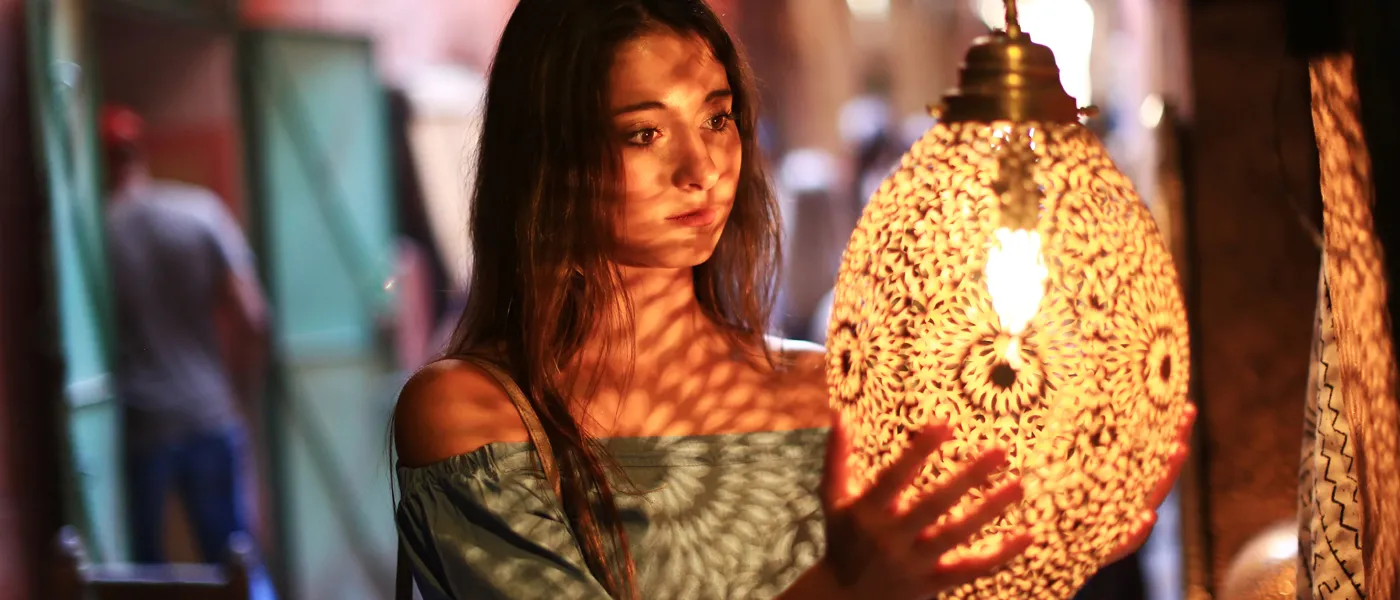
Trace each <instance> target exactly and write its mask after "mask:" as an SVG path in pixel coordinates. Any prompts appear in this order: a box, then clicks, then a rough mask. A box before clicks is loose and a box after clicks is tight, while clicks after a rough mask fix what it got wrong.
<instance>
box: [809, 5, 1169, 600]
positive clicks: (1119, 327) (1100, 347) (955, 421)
mask: <svg viewBox="0 0 1400 600" xmlns="http://www.w3.org/2000/svg"><path fill="white" fill-rule="evenodd" d="M1008 22H1012V23H1014V20H1011V19H1009V20H1008ZM1008 29H1011V28H1010V27H1009V28H1008ZM1047 61H1048V65H1047V64H1046V63H1047ZM962 77H963V79H962V85H961V90H960V91H959V92H957V93H955V94H954V95H953V96H950V97H949V98H948V99H947V101H946V103H945V109H944V112H943V118H942V119H941V120H940V121H939V122H938V123H937V124H936V125H935V126H934V127H933V128H932V129H930V130H929V131H928V132H927V133H926V134H925V135H924V136H923V138H922V139H920V140H919V141H917V142H915V143H914V145H913V147H911V148H910V149H909V151H908V152H907V153H906V154H905V155H904V157H903V160H902V163H901V166H900V168H899V169H898V170H897V171H896V172H895V173H894V174H893V175H891V176H890V177H889V178H888V179H887V180H885V182H884V183H883V185H882V186H881V187H880V189H879V190H878V191H877V192H876V193H875V194H874V195H873V197H872V198H871V199H870V202H869V204H868V205H867V207H866V209H865V212H864V215H863V216H862V218H861V220H860V223H859V225H858V226H857V228H856V230H855V232H854V234H853V235H852V236H851V239H850V242H849V244H848V246H847V248H846V252H845V255H844V258H843V263H842V266H841V270H840V275H839V278H838V282H837V286H836V292H835V306H834V308H833V312H832V318H831V321H830V325H829V335H828V345H827V356H828V381H829V383H830V385H831V388H832V402H833V404H834V405H835V407H836V408H837V409H838V410H839V411H840V412H841V414H842V417H843V418H844V419H845V422H846V423H847V424H848V427H849V428H850V430H851V431H852V434H853V443H854V448H853V450H854V456H853V459H852V460H853V464H852V465H850V466H851V468H852V472H854V473H856V474H857V476H858V478H860V479H861V480H862V481H863V482H864V483H866V484H868V483H869V482H870V481H872V480H873V479H874V477H875V476H876V475H877V474H878V473H879V472H880V471H882V470H883V469H884V468H886V467H887V466H888V465H889V464H890V463H891V462H892V461H893V460H894V459H895V458H896V457H897V456H898V455H899V454H900V452H902V450H903V449H904V448H905V447H906V446H907V441H908V439H909V436H910V434H911V433H912V432H914V431H916V430H917V429H919V428H920V427H922V426H923V425H925V424H927V423H928V422H930V421H931V420H945V421H948V422H949V423H950V424H951V425H952V426H953V428H954V436H955V440H954V441H953V442H951V443H949V444H947V445H946V446H945V447H944V448H942V449H941V450H940V453H939V454H938V455H937V456H936V457H935V458H934V459H933V460H931V461H930V463H929V464H928V465H927V466H926V467H925V469H924V472H923V473H922V475H921V476H920V477H919V478H918V480H917V482H916V485H915V488H916V489H915V490H913V491H911V493H910V494H909V496H908V498H906V499H912V498H915V497H917V496H918V494H919V492H918V490H921V489H926V488H927V487H929V486H931V485H933V484H934V483H935V482H938V481H943V480H946V479H947V478H949V477H950V476H951V471H950V469H951V468H952V467H953V465H956V464H959V463H961V461H964V460H966V459H967V458H969V457H970V456H973V455H975V454H976V453H977V452H978V451H980V449H982V448H985V447H987V446H988V445H991V444H997V445H1000V446H1002V447H1005V448H1007V449H1008V451H1009V454H1010V464H1011V468H1010V471H1009V472H1010V473H1013V474H1016V475H1019V476H1020V477H1021V478H1022V479H1023V483H1024V485H1025V488H1026V492H1027V494H1026V498H1025V500H1024V501H1022V502H1021V503H1020V504H1019V505H1018V506H1015V507H1013V508H1012V509H1011V510H1010V511H1009V513H1008V515H1007V516H1006V517H1005V518H1004V519H1002V520H1000V521H999V522H997V523H995V524H993V525H991V526H989V527H987V528H986V529H984V530H983V531H982V532H981V533H980V534H979V535H978V536H977V538H976V540H975V541H974V543H973V546H972V547H971V548H961V549H959V550H958V552H979V551H981V550H983V549H984V548H985V547H986V546H987V545H988V544H990V543H992V542H994V541H995V540H997V539H998V538H999V537H1000V536H1001V535H1003V534H1004V533H1005V532H1008V531H1010V530H1012V529H1013V528H1015V527H1017V526H1018V525H1021V524H1029V526H1030V527H1031V531H1032V533H1033V535H1034V537H1035V543H1034V545H1033V546H1032V547H1031V548H1030V549H1029V550H1028V551H1027V552H1026V553H1025V554H1024V555H1023V556H1021V557H1020V558H1018V559H1016V560H1015V561H1014V562H1013V563H1012V564H1011V565H1010V566H1009V568H1007V569H1005V570H1002V571H1001V572H999V573H996V574H995V575H993V576H989V577H986V578H984V579H982V580H979V581H976V582H974V583H972V584H968V585H966V586H963V587H962V588H960V589H958V590H955V591H953V592H950V593H947V594H945V595H944V596H943V597H944V598H958V599H960V598H1044V599H1068V598H1071V597H1072V596H1073V595H1074V593H1075V592H1076V591H1077V590H1078V589H1079V588H1080V587H1081V586H1082V585H1083V583H1084V582H1085V581H1086V579H1087V578H1088V577H1089V576H1090V575H1091V574H1092V573H1093V572H1094V571H1095V570H1096V569H1098V568H1099V567H1101V566H1102V563H1103V561H1105V560H1106V559H1107V557H1108V555H1109V554H1110V553H1111V552H1113V551H1114V550H1115V549H1116V548H1117V547H1118V545H1119V543H1121V541H1122V539H1123V538H1124V537H1125V536H1126V535H1127V533H1128V530H1129V528H1131V527H1132V526H1133V525H1134V524H1135V522H1136V521H1135V519H1136V517H1137V516H1138V515H1140V514H1141V513H1142V512H1143V511H1144V510H1145V509H1148V508H1155V507H1149V506H1146V503H1147V496H1148V495H1149V493H1150V492H1151V490H1152V489H1153V488H1154V487H1155V486H1156V485H1157V484H1158V482H1159V481H1160V480H1161V478H1162V476H1163V475H1164V474H1165V472H1166V469H1167V464H1168V460H1169V457H1170V456H1171V454H1172V453H1173V451H1174V447H1175V444H1176V443H1177V439H1176V438H1177V432H1178V423H1179V420H1180V418H1181V416H1182V412H1183V410H1184V408H1185V403H1186V394H1187V385H1188V375H1189V372H1190V365H1189V356H1188V333H1187V323H1186V314H1185V310H1184V307H1183V304H1182V299H1181V294H1180V289H1179V285H1178V281H1177V274H1176V269H1175V267H1174V265H1173V264H1172V259H1171V254H1170V252H1169V251H1168V248H1167V246H1166V244H1165V242H1164V241H1163V239H1162V237H1161V236H1160V235H1159V233H1158V231H1157V227H1156V224H1155V223H1154V221H1153V219H1152V216H1151V214H1150V213H1149V212H1148V209H1147V207H1146V206H1144V205H1143V203H1142V202H1141V201H1140V200H1139V198H1138V196H1137V194H1136V193H1135V192H1134V190H1133V186H1132V184H1131V183H1130V182H1129V181H1128V179H1127V178H1126V177H1125V176H1124V175H1123V174H1122V173H1121V172H1120V171H1119V170H1118V169H1117V168H1116V167H1115V166H1114V164H1113V161H1112V160H1110V159H1109V157H1108V154H1107V153H1106V151H1105V150H1104V147H1103V145H1102V144H1101V143H1100V142H1099V140H1098V139H1097V138H1096V137H1095V136H1094V135H1093V134H1092V133H1091V132H1090V131H1088V130H1087V129H1086V128H1085V127H1083V126H1082V125H1081V124H1080V123H1079V121H1078V118H1077V114H1076V113H1077V111H1076V110H1075V106H1074V102H1073V100H1072V99H1070V98H1069V97H1068V96H1067V95H1065V94H1064V91H1063V89H1062V88H1060V86H1059V83H1058V78H1057V75H1056V71H1055V69H1054V59H1053V56H1052V55H1051V54H1050V51H1049V49H1048V48H1045V47H1044V46H1039V45H1035V44H1033V43H1031V42H1030V40H1029V38H1028V37H1027V36H1024V35H1022V34H1019V32H1013V34H1012V35H1009V36H1008V35H1007V34H1002V33H999V34H997V35H993V36H990V37H988V38H984V39H983V40H981V41H980V42H979V43H978V45H977V46H974V48H973V49H972V50H971V51H970V52H969V54H968V62H967V64H966V65H965V66H964V70H963V76H962ZM1004 476H1005V474H1001V475H999V477H1004ZM976 495H977V493H976V492H974V496H976ZM966 508H968V507H967V506H963V507H960V509H959V510H962V509H966ZM955 512H957V511H955Z"/></svg>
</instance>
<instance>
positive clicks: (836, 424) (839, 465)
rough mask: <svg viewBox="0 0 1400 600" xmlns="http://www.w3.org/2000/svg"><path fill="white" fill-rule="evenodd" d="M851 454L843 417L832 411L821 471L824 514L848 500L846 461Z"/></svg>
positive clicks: (848, 474)
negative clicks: (823, 465) (829, 431)
mask: <svg viewBox="0 0 1400 600" xmlns="http://www.w3.org/2000/svg"><path fill="white" fill-rule="evenodd" d="M850 456H851V433H850V430H848V429H846V424H845V419H843V418H841V414H840V413H834V414H833V415H832V421H831V433H830V435H828V437H827V441H826V467H825V469H824V470H823V471H822V484H821V494H822V504H823V508H825V509H826V514H828V515H829V514H832V513H833V512H835V511H836V510H837V509H839V508H841V507H844V506H845V505H846V503H847V502H848V501H849V495H850V494H849V491H850V486H851V480H850V472H849V468H848V467H847V462H848V461H849V460H850Z"/></svg>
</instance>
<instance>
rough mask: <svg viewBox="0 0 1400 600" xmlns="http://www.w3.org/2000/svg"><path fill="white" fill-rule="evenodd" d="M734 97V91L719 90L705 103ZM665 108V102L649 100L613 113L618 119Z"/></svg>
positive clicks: (711, 94)
mask: <svg viewBox="0 0 1400 600" xmlns="http://www.w3.org/2000/svg"><path fill="white" fill-rule="evenodd" d="M732 96H734V92H733V91H732V90H730V89H729V88H722V89H718V90H715V91H713V92H710V93H709V95H707V96H705V103H706V104H709V103H711V102H714V101H715V100H719V99H720V98H729V97H732ZM665 108H666V103H665V102H662V101H660V100H647V101H645V102H638V103H636V104H628V105H627V106H624V107H622V108H619V109H617V110H615V111H613V116H615V117H616V116H621V115H625V114H627V113H634V112H641V111H644V110H657V109H665Z"/></svg>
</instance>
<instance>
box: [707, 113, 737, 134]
mask: <svg viewBox="0 0 1400 600" xmlns="http://www.w3.org/2000/svg"><path fill="white" fill-rule="evenodd" d="M732 120H734V114H733V113H720V114H718V115H715V116H713V117H710V129H713V130H715V131H722V130H723V129H724V128H725V127H728V126H729V122H730V121H732Z"/></svg>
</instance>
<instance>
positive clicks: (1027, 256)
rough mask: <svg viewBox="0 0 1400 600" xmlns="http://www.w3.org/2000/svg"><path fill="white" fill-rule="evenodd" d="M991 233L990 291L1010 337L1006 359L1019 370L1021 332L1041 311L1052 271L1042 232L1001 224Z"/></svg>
mask: <svg viewBox="0 0 1400 600" xmlns="http://www.w3.org/2000/svg"><path fill="white" fill-rule="evenodd" d="M992 236H993V238H994V239H995V242H994V243H993V244H992V245H991V248H988V251H987V266H986V275H987V293H988V294H989V295H991V298H992V309H993V310H995V311H996V313H997V318H998V319H999V320H1000V322H1001V330H1002V331H1004V332H1006V333H1007V334H1008V335H1009V336H1011V340H1010V342H1009V343H1007V345H1006V346H1005V349H1004V352H1005V356H1004V358H1005V359H1006V362H1007V364H1009V365H1011V367H1012V368H1017V369H1019V368H1020V367H1021V357H1020V338H1021V334H1023V333H1025V330H1026V327H1027V326H1029V325H1030V323H1031V320H1032V319H1034V318H1035V314H1036V312H1037V311H1039V310H1040V301H1041V300H1042V299H1044V298H1045V281H1046V279H1047V278H1048V277H1049V275H1050V272H1049V270H1047V269H1046V268H1045V259H1044V257H1043V256H1042V255H1041V251H1040V250H1041V248H1040V233H1039V232H1036V231H1035V230H1032V229H1020V228H1016V229H1012V228H1009V227H1000V228H997V229H996V230H995V231H993V232H992Z"/></svg>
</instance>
